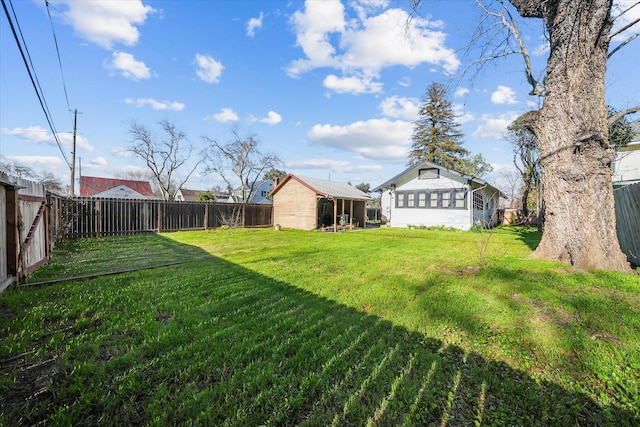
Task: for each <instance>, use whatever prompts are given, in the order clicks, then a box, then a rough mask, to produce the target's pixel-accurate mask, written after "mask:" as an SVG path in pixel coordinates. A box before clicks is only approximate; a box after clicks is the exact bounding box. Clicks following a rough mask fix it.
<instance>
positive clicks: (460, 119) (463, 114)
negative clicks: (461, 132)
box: [452, 104, 475, 125]
mask: <svg viewBox="0 0 640 427" xmlns="http://www.w3.org/2000/svg"><path fill="white" fill-rule="evenodd" d="M452 107H453V112H454V113H455V114H456V122H457V123H460V124H461V125H463V124H465V123H469V122H470V121H473V120H475V116H474V115H473V114H471V113H469V112H468V111H464V107H465V105H464V104H453V106H452Z"/></svg>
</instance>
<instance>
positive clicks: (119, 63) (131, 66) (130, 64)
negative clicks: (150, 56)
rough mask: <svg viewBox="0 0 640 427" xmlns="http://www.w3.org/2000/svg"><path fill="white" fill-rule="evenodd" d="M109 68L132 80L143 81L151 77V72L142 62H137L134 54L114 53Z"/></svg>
mask: <svg viewBox="0 0 640 427" xmlns="http://www.w3.org/2000/svg"><path fill="white" fill-rule="evenodd" d="M107 68H111V69H115V70H118V71H120V74H121V75H122V76H123V77H126V78H127V79H131V80H142V79H148V78H149V77H151V71H150V70H149V68H148V67H147V66H146V65H145V64H144V62H142V61H137V60H136V59H135V58H134V57H133V55H132V54H130V53H125V52H113V54H112V57H111V62H109V63H108V64H107Z"/></svg>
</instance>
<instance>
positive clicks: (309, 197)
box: [271, 174, 370, 231]
mask: <svg viewBox="0 0 640 427" xmlns="http://www.w3.org/2000/svg"><path fill="white" fill-rule="evenodd" d="M271 196H272V197H273V223H274V224H275V225H276V226H280V227H283V228H295V229H299V230H315V229H316V228H319V227H323V226H324V227H328V226H333V229H334V231H337V230H338V226H339V225H343V226H347V225H348V226H350V227H365V225H366V215H367V207H366V203H367V200H369V199H370V196H369V195H368V194H366V193H363V192H362V191H360V190H358V189H357V188H355V187H353V186H352V185H350V184H347V183H346V182H335V181H326V180H322V179H316V178H307V177H302V176H297V175H293V174H289V175H287V176H286V177H285V178H284V179H282V180H281V181H280V182H279V183H278V184H277V185H276V187H275V188H274V189H273V191H272V192H271Z"/></svg>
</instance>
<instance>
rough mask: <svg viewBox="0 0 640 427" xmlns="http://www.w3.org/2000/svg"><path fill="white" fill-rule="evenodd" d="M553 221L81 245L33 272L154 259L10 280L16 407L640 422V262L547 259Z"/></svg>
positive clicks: (67, 417) (1, 366)
mask: <svg viewBox="0 0 640 427" xmlns="http://www.w3.org/2000/svg"><path fill="white" fill-rule="evenodd" d="M538 239H539V236H538V234H537V233H535V232H534V231H532V230H527V229H516V228H506V229H499V230H496V231H495V232H493V233H486V232H485V233H473V232H457V231H442V230H438V231H435V230H396V229H379V230H367V231H360V232H347V233H338V234H334V233H317V232H298V231H290V230H284V231H279V232H276V231H273V230H210V231H201V232H181V233H172V234H162V235H144V236H128V237H117V238H102V239H92V240H83V241H78V242H74V243H71V244H67V245H64V246H61V247H59V248H57V250H56V252H55V253H54V256H53V259H52V262H51V263H50V264H49V265H48V266H45V267H44V268H42V269H41V270H39V271H38V272H36V273H35V274H34V275H33V276H32V277H31V278H30V282H46V281H49V280H54V279H59V278H64V277H72V276H87V275H92V274H97V273H101V272H116V271H122V270H127V269H134V268H140V270H138V271H129V272H124V273H119V274H112V275H105V276H99V277H94V278H86V277H85V278H82V279H76V280H69V281H64V282H59V283H55V284H52V285H41V286H34V287H24V288H12V289H9V290H7V291H6V292H4V293H3V294H1V295H0V340H1V341H0V372H1V373H2V375H1V376H0V401H1V402H2V404H1V405H0V407H1V409H0V425H7V426H10V425H11V426H13V425H33V424H38V423H40V422H45V423H47V424H54V425H59V424H63V425H95V424H102V425H140V424H144V425H166V424H188V425H191V424H193V425H238V426H251V425H299V424H302V425H313V426H315V425H317V426H325V425H394V426H395V425H406V426H412V425H416V426H417V425H461V426H466V425H527V426H528V425H558V426H567V425H612V426H624V425H638V424H640V397H639V395H640V389H639V385H638V384H639V382H640V278H639V277H638V276H633V275H622V274H616V273H605V272H594V273H588V272H580V271H574V270H572V269H571V268H569V267H567V266H565V265H561V264H553V263H548V262H542V261H537V260H531V259H528V258H527V255H528V254H530V253H531V251H532V250H533V248H535V245H536V244H537V242H538ZM177 262H181V264H174V265H168V264H173V263H177ZM162 265H165V266H164V267H161V268H154V269H148V267H152V266H162Z"/></svg>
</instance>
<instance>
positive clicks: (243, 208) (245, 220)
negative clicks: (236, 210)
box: [242, 204, 247, 228]
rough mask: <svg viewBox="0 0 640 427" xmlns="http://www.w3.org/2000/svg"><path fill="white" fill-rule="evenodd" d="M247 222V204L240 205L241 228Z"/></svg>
mask: <svg viewBox="0 0 640 427" xmlns="http://www.w3.org/2000/svg"><path fill="white" fill-rule="evenodd" d="M246 223H247V205H246V204H244V205H242V228H245V227H246Z"/></svg>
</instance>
